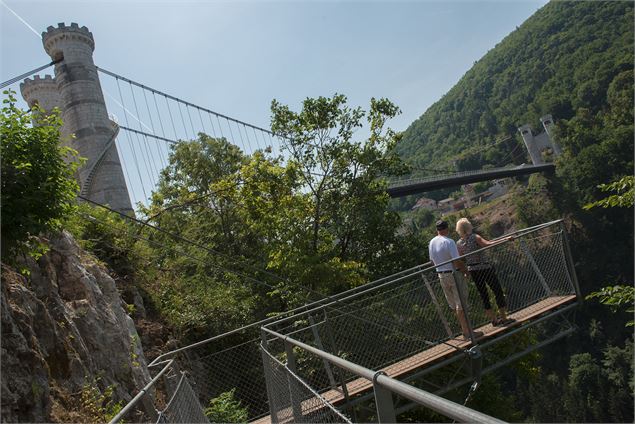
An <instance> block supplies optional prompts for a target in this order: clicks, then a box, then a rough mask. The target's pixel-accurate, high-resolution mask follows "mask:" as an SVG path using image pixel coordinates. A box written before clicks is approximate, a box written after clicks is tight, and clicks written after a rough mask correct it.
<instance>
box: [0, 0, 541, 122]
mask: <svg viewBox="0 0 635 424" xmlns="http://www.w3.org/2000/svg"><path fill="white" fill-rule="evenodd" d="M0 1H2V4H0V28H1V32H0V36H1V40H2V41H1V50H2V51H1V56H0V60H1V62H0V80H2V81H5V80H7V79H9V78H11V77H14V76H16V75H18V74H20V73H22V72H25V71H28V70H30V69H33V68H35V67H37V66H39V65H41V64H44V63H46V62H47V60H48V57H47V56H46V54H45V53H44V50H43V48H42V43H41V40H40V37H39V35H36V33H34V32H33V31H32V30H31V29H30V28H29V27H28V26H27V24H28V25H29V26H31V27H32V28H33V29H34V30H35V32H37V33H40V32H42V31H44V30H45V29H46V27H47V26H49V25H56V24H57V23H58V22H66V23H67V24H69V23H70V22H77V23H79V24H80V26H81V25H86V26H87V27H88V28H89V29H90V30H91V31H92V33H93V35H94V37H95V42H96V50H95V54H94V58H95V63H96V64H97V65H98V66H101V67H104V68H106V69H109V70H112V71H114V72H116V73H118V74H121V75H123V76H126V77H128V78H130V79H133V80H136V81H139V82H141V83H144V84H146V85H148V86H151V87H154V88H157V89H159V90H162V91H165V92H167V93H169V94H173V95H175V96H178V97H181V98H183V99H185V100H188V101H190V102H192V103H195V104H198V105H201V106H204V107H207V108H210V109H213V110H215V111H217V112H220V113H224V114H226V115H229V116H232V117H235V118H238V119H241V120H244V121H246V122H249V123H252V124H255V125H259V126H263V127H267V128H268V126H269V105H270V102H271V100H272V99H273V98H276V99H278V100H279V101H281V102H283V103H286V104H289V105H291V107H292V108H294V109H297V108H299V105H300V102H301V101H302V99H304V98H306V97H314V96H319V95H324V96H330V95H332V94H333V93H335V92H338V93H343V94H345V95H347V96H348V98H349V101H350V103H351V104H352V105H355V106H362V107H363V108H367V107H368V104H369V99H370V98H371V97H387V98H389V99H391V100H392V101H393V102H394V103H396V104H397V105H398V106H399V107H400V108H401V109H402V112H403V113H402V115H401V116H399V117H398V118H396V119H395V120H393V121H392V122H391V124H390V126H391V127H393V128H394V129H396V130H404V129H406V128H407V126H408V125H409V124H410V123H411V122H412V121H413V120H415V119H416V118H417V117H419V116H420V115H421V114H422V113H423V112H425V110H426V109H427V108H428V107H429V106H430V105H432V104H433V103H434V102H435V101H437V100H439V99H440V98H441V96H443V94H444V93H446V92H447V91H448V90H449V89H450V88H451V87H452V86H453V85H454V84H455V83H456V82H457V81H458V80H459V79H460V78H461V76H462V75H463V74H464V73H465V72H466V71H468V70H469V68H470V67H471V66H472V64H473V63H474V61H476V60H478V59H479V58H481V57H482V56H483V55H484V54H485V53H486V52H487V51H488V50H489V49H491V48H493V47H494V46H495V45H496V44H497V43H499V42H500V41H501V40H502V39H503V38H504V37H505V36H506V35H507V34H509V33H510V32H511V31H513V30H514V29H515V28H516V27H517V26H519V25H521V24H522V23H523V22H524V21H525V20H526V19H527V18H528V17H529V16H531V15H532V14H533V13H534V12H535V11H536V10H538V9H539V8H540V7H542V6H543V5H544V4H545V3H546V2H545V1H543V0H532V1H511V0H510V1H476V0H474V1H444V2H434V1H403V2H388V1H383V2H382V1H349V2H341V1H304V2H300V1H255V0H252V1H233V2H230V1H179V2H176V1H134V0H133V1H118V0H111V1H80V0H76V1H70V2H61V1H23V0H20V1H17V0H0ZM6 6H8V8H11V9H12V10H13V11H14V12H15V13H16V14H17V15H19V16H20V17H21V18H22V19H23V20H24V22H26V24H25V23H24V22H21V21H20V20H19V19H18V18H17V17H16V16H15V15H14V14H13V13H11V12H10V11H9V9H8V8H7V7H6ZM49 73H52V69H49Z"/></svg>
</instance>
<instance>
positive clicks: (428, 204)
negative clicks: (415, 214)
mask: <svg viewBox="0 0 635 424" xmlns="http://www.w3.org/2000/svg"><path fill="white" fill-rule="evenodd" d="M416 209H427V210H431V211H434V210H437V201H436V200H433V199H428V198H427V197H422V198H420V199H419V200H417V203H415V205H414V206H413V207H412V210H416Z"/></svg>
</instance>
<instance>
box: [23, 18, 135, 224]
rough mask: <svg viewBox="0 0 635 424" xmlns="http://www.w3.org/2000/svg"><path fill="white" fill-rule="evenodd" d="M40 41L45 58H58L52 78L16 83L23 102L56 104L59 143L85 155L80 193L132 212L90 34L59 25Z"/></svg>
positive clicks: (48, 107) (43, 35) (118, 208)
mask: <svg viewBox="0 0 635 424" xmlns="http://www.w3.org/2000/svg"><path fill="white" fill-rule="evenodd" d="M42 43H43V44H44V49H45V50H46V53H47V54H48V55H49V56H50V57H51V59H53V60H59V59H61V61H60V62H58V63H57V64H56V65H55V78H54V79H53V78H50V77H49V76H46V77H45V78H43V79H42V78H38V77H35V78H34V79H33V80H30V79H26V80H25V81H24V83H23V84H21V85H20V91H21V92H22V96H23V97H24V100H25V101H26V102H27V104H28V105H29V106H33V105H34V104H35V103H37V104H39V105H40V106H41V107H42V108H44V109H45V110H50V109H52V108H53V107H56V106H57V107H59V108H60V110H61V112H62V120H63V122H64V125H63V126H62V137H63V140H64V143H65V144H67V145H69V146H70V147H72V148H73V149H75V150H77V151H78V152H79V155H80V156H82V157H84V158H86V163H85V164H84V166H82V168H81V169H80V170H79V176H78V177H79V183H80V187H81V195H82V196H83V197H86V198H88V199H90V200H92V201H94V202H97V203H101V204H107V205H109V206H110V207H111V208H113V209H115V210H117V211H120V212H123V213H133V209H132V204H131V203H130V196H129V195H128V189H127V187H126V181H125V179H124V176H123V169H122V167H121V162H120V161H119V154H118V152H117V146H116V144H115V138H116V136H117V133H118V131H119V127H118V126H117V124H115V123H114V122H112V121H111V120H110V119H109V118H108V112H107V110H106V103H105V102H104V96H103V94H102V91H101V85H100V83H99V75H98V73H97V68H96V67H95V64H94V62H93V51H94V49H95V42H94V40H93V34H92V33H91V32H90V31H88V28H86V27H81V28H80V27H79V25H77V24H75V23H72V24H71V25H70V26H66V25H64V24H63V23H61V24H58V27H57V28H54V27H52V26H50V27H48V28H47V30H46V32H44V33H42ZM71 136H74V137H71Z"/></svg>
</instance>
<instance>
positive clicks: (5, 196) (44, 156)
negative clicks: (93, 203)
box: [0, 90, 79, 261]
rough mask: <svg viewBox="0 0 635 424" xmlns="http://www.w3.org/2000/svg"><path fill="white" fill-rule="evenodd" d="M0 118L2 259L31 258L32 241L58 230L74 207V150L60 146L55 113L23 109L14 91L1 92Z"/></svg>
mask: <svg viewBox="0 0 635 424" xmlns="http://www.w3.org/2000/svg"><path fill="white" fill-rule="evenodd" d="M4 94H5V95H6V96H7V98H6V99H4V100H3V105H4V106H3V108H2V114H1V115H0V138H1V143H0V157H1V164H0V172H1V179H2V260H9V261H10V260H12V258H13V257H15V255H16V254H18V253H26V252H30V253H33V254H35V253H36V250H37V249H36V248H37V247H38V246H39V244H38V243H37V240H36V239H35V237H37V236H38V235H39V234H40V233H43V232H46V231H51V230H56V229H59V228H60V226H61V218H62V217H64V216H65V215H67V214H69V213H70V212H71V211H72V210H73V208H74V207H75V196H76V194H77V191H78V189H79V186H78V184H77V182H76V181H75V178H74V173H75V171H76V169H77V167H78V165H79V164H78V161H77V156H76V152H75V151H73V150H72V149H70V148H68V147H60V127H61V125H62V121H61V119H60V117H59V111H54V112H53V113H51V114H50V115H47V114H45V113H44V111H42V110H41V109H39V108H38V107H37V106H36V107H34V108H33V109H32V110H31V111H24V110H21V109H19V108H18V107H16V105H15V101H16V99H15V93H14V92H12V91H10V90H9V91H5V92H4Z"/></svg>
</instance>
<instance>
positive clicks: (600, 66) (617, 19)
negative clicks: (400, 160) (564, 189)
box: [397, 1, 633, 172]
mask: <svg viewBox="0 0 635 424" xmlns="http://www.w3.org/2000/svg"><path fill="white" fill-rule="evenodd" d="M632 69H633V4H632V2H620V1H617V2H552V3H549V4H547V5H546V6H545V7H543V8H542V9H540V10H539V11H537V12H536V13H535V14H534V15H533V16H532V17H531V18H529V19H528V20H527V21H526V22H525V23H523V25H521V26H520V27H518V28H517V29H516V30H515V31H514V32H512V33H511V34H509V35H508V36H507V37H506V38H505V39H504V40H503V41H501V42H500V43H499V44H498V45H497V46H496V47H495V48H493V49H492V50H490V51H489V52H488V53H487V54H486V55H485V56H484V57H483V58H482V59H481V60H479V61H477V62H476V63H475V64H474V66H473V67H472V69H470V70H469V71H468V72H467V73H466V74H465V75H464V76H463V78H461V80H460V81H459V82H458V83H457V84H456V85H455V86H454V87H453V88H452V89H451V90H450V91H449V92H448V93H447V94H446V95H445V96H444V97H443V98H441V99H440V100H439V101H438V102H437V103H435V104H434V105H433V106H432V107H430V108H429V109H428V110H427V111H426V112H425V113H424V114H423V115H422V116H421V117H420V118H419V119H417V120H416V121H415V122H413V123H412V124H411V125H410V127H409V128H408V129H407V130H406V131H405V132H404V135H403V139H402V141H401V142H400V143H399V145H398V146H397V149H398V151H399V153H400V154H401V155H402V157H404V159H405V160H406V161H407V162H408V163H410V164H413V165H415V166H416V167H420V168H430V167H434V166H432V165H436V167H437V168H438V167H439V166H440V165H445V164H446V163H447V162H446V161H447V159H450V158H454V157H456V156H457V155H459V154H461V153H462V152H463V151H465V150H466V149H468V148H473V147H474V146H478V145H485V144H489V143H491V142H492V141H493V140H495V139H498V138H500V137H505V136H508V135H512V136H515V134H517V128H518V127H519V126H520V125H522V124H525V123H529V124H531V125H532V126H533V128H534V129H539V128H541V125H540V122H539V118H540V117H541V116H542V115H544V114H547V113H551V114H552V115H553V117H554V119H555V120H556V122H558V121H562V120H568V119H571V118H572V117H574V116H575V114H576V112H577V111H578V110H580V109H581V108H587V109H590V110H591V111H593V113H597V112H598V111H600V110H602V109H603V108H604V107H605V106H606V104H607V101H608V99H607V91H608V88H609V86H610V85H611V83H612V82H613V81H614V80H615V78H616V77H618V76H619V75H620V74H621V73H622V72H625V71H632ZM516 142H518V143H520V142H521V140H520V137H516ZM510 147H511V145H510V144H504V145H501V146H499V147H498V148H497V149H489V150H487V152H486V153H485V154H484V155H478V156H470V157H467V158H465V159H463V160H461V161H459V162H458V164H457V165H458V167H459V169H461V170H464V169H478V168H479V167H482V166H483V165H484V164H497V162H498V161H499V160H500V159H502V158H503V157H504V156H505V155H506V154H507V153H508V152H509V148H510ZM415 172H417V171H416V169H415Z"/></svg>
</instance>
